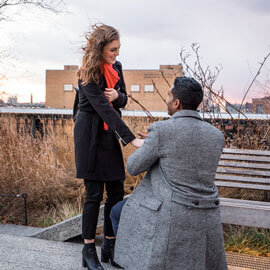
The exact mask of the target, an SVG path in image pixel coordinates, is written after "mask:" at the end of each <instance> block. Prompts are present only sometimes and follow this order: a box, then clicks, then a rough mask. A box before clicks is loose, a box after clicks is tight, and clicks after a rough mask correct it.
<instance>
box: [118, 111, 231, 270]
mask: <svg viewBox="0 0 270 270" xmlns="http://www.w3.org/2000/svg"><path fill="white" fill-rule="evenodd" d="M223 146H224V137H223V135H222V133H221V132H220V131H219V130H218V129H217V128H215V127H213V126H212V125H210V124H208V123H206V122H203V121H202V120H201V118H200V115H199V114H198V113H197V112H196V111H192V110H182V111H178V112H176V113H175V114H174V115H173V116H172V117H171V118H170V119H169V120H166V121H160V122H157V123H154V124H153V125H151V126H150V128H149V133H148V136H147V138H146V140H145V142H144V144H143V146H142V147H141V148H139V149H138V150H136V151H135V152H134V153H133V154H132V155H131V156H130V157H129V159H128V161H127V170H128V172H129V173H130V174H131V175H137V174H139V173H141V172H144V171H147V174H146V176H145V177H144V179H143V180H142V181H141V183H140V185H139V186H138V187H137V188H136V190H135V191H134V192H133V193H132V194H131V196H130V197H129V199H128V200H127V202H126V204H125V205H124V207H123V210H122V214H121V219H120V224H119V228H118V233H117V240H116V246H115V261H116V262H117V263H119V264H120V265H122V266H124V267H125V269H129V270H146V269H147V270H164V269H166V270H174V269H175V270H205V269H207V270H225V269H227V264H226V258H225V251H224V243H223V234H222V226H221V218H220V210H219V199H218V191H217V187H216V186H215V184H214V179H215V174H216V169H217V165H218V161H219V158H220V155H221V153H222V149H223Z"/></svg>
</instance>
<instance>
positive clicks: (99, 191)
mask: <svg viewBox="0 0 270 270" xmlns="http://www.w3.org/2000/svg"><path fill="white" fill-rule="evenodd" d="M84 184H85V187H86V199H85V203H84V208H83V215H82V238H83V239H94V238H95V236H96V228H97V221H98V214H99V207H100V202H101V201H102V199H103V191H104V182H101V181H92V180H91V181H90V180H87V179H85V180H84ZM105 187H106V191H107V200H106V202H105V207H104V235H105V236H114V233H113V228H112V223H111V219H110V212H111V209H112V207H113V206H114V205H115V204H116V203H117V202H119V201H121V200H122V199H123V196H124V184H123V181H120V180H119V181H108V182H105Z"/></svg>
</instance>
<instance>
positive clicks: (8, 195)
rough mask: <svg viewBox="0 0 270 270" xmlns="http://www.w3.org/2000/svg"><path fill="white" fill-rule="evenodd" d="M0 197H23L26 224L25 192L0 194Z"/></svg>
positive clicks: (25, 223)
mask: <svg viewBox="0 0 270 270" xmlns="http://www.w3.org/2000/svg"><path fill="white" fill-rule="evenodd" d="M0 197H11V198H23V200H24V225H25V226H27V205H26V198H27V193H20V194H0Z"/></svg>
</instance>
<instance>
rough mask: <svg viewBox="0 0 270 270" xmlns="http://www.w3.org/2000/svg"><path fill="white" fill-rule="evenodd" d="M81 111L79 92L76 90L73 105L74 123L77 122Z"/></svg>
mask: <svg viewBox="0 0 270 270" xmlns="http://www.w3.org/2000/svg"><path fill="white" fill-rule="evenodd" d="M78 110H79V90H78V89H76V94H75V98H74V104H73V121H74V122H75V120H76V116H77V113H78Z"/></svg>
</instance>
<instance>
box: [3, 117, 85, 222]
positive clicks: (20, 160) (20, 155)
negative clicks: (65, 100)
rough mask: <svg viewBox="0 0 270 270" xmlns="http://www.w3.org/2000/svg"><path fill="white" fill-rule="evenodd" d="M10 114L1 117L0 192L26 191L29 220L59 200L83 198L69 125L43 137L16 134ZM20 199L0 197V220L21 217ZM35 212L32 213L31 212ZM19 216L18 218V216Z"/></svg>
mask: <svg viewBox="0 0 270 270" xmlns="http://www.w3.org/2000/svg"><path fill="white" fill-rule="evenodd" d="M14 122H15V119H13V118H12V117H9V118H8V117H6V118H3V117H2V118H1V126H0V164H1V170H0V193H12V194H17V193H20V192H26V193H27V195H28V197H27V205H28V209H29V211H30V213H29V215H30V223H31V224H33V225H37V224H36V220H37V219H38V216H37V217H35V216H36V215H40V214H41V213H44V212H46V211H49V210H50V209H51V208H52V207H57V206H58V205H59V202H66V201H76V200H81V198H82V192H83V189H82V185H81V181H79V180H76V179H75V177H74V170H75V168H74V153H73V152H74V151H73V137H72V126H71V125H66V127H65V132H60V131H59V132H57V131H56V133H54V132H52V129H49V133H48V135H47V136H46V138H44V139H40V138H33V137H31V135H29V134H28V133H22V134H18V133H17V130H16V127H15V125H14ZM22 208H23V203H22V201H19V199H13V200H12V202H10V198H5V197H4V198H3V197H2V198H1V220H0V221H1V222H16V221H20V220H21V221H22V220H23V219H22V217H21V216H22V214H21V213H23V211H22ZM34 213H35V214H34ZM19 217H21V218H19ZM18 218H19V220H18Z"/></svg>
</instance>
